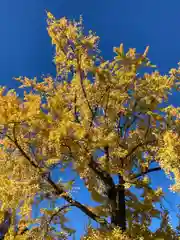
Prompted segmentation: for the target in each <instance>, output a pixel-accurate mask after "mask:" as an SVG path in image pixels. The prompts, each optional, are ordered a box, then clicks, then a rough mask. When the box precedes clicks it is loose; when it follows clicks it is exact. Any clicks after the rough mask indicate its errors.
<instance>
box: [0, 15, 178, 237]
mask: <svg viewBox="0 0 180 240" xmlns="http://www.w3.org/2000/svg"><path fill="white" fill-rule="evenodd" d="M47 25H48V26H47V30H48V34H49V36H50V38H51V40H52V44H53V45H54V46H55V56H54V63H55V65H56V77H55V78H54V77H52V76H49V75H47V76H42V79H40V80H38V79H37V78H33V79H30V78H28V77H19V78H15V80H17V81H19V82H20V84H21V85H20V88H21V89H23V94H20V92H19V94H18V92H17V91H15V90H14V89H10V90H9V89H7V88H6V87H1V88H0V137H1V148H0V169H1V172H0V180H1V185H0V190H1V191H0V200H1V209H0V210H1V212H0V213H1V215H0V219H1V222H2V221H3V218H4V219H6V215H7V214H4V213H7V209H8V208H10V209H11V216H12V217H11V221H7V222H6V221H4V222H5V223H6V224H8V229H7V230H4V231H5V233H4V234H5V239H17V240H18V239H22V240H23V239H36V240H38V239H66V238H68V234H69V235H70V234H73V232H74V230H73V229H71V228H70V227H68V223H67V219H66V213H67V212H68V211H73V208H78V209H79V210H80V211H82V212H83V213H84V214H86V215H87V217H89V218H90V219H92V220H94V221H96V222H97V223H98V224H99V228H98V229H94V228H93V227H92V226H89V227H88V229H87V233H86V234H85V235H84V236H82V239H84V240H91V239H94V240H95V239H107V240H111V239H122V240H123V239H124V240H126V239H127V240H129V239H133V240H135V239H146V240H151V239H168V240H170V239H179V238H178V236H179V232H180V229H179V228H178V227H177V229H173V228H172V226H171V224H170V222H169V212H168V210H167V209H165V208H164V206H163V199H164V192H163V190H162V188H161V187H159V186H157V188H156V189H154V188H153V187H152V185H151V182H152V176H154V177H158V173H159V171H163V172H164V173H165V174H166V175H167V177H169V179H170V180H171V182H172V185H171V186H169V191H173V192H179V191H180V107H174V106H172V105H169V101H168V99H169V95H170V94H173V92H174V91H179V90H180V88H179V83H180V81H179V74H180V67H179V65H178V67H177V68H176V69H175V68H174V69H171V70H170V71H169V73H168V74H167V75H161V74H160V73H159V72H158V70H157V68H156V66H154V65H152V64H151V62H150V61H149V59H148V57H147V54H148V49H149V47H147V48H146V49H145V51H144V53H143V54H138V53H137V52H136V50H135V49H129V50H128V51H127V52H125V50H124V48H123V44H120V46H119V47H115V48H114V52H115V54H116V56H115V57H114V59H113V60H109V61H107V60H105V59H104V58H103V57H102V56H101V53H100V50H99V48H98V43H99V37H98V36H96V34H95V33H93V32H92V31H89V33H88V34H87V35H86V34H85V33H84V28H83V23H82V18H80V20H79V21H78V22H76V21H70V20H67V19H66V18H65V17H64V18H61V19H55V17H54V16H53V15H52V14H51V13H49V12H47ZM22 95H23V96H22ZM54 169H56V170H58V176H56V178H57V177H58V180H54V176H53V174H54ZM67 169H71V171H72V172H74V173H76V175H77V177H76V178H75V179H74V178H72V176H71V175H69V181H68V183H66V184H64V183H63V182H62V179H61V174H62V171H66V170H67ZM152 172H153V175H150V173H152ZM115 177H116V178H117V179H118V182H116V181H115ZM78 178H80V179H81V180H82V181H83V182H84V184H85V186H86V187H87V189H88V191H89V192H90V194H91V198H92V199H93V200H94V201H95V202H97V203H98V206H96V207H92V206H88V205H85V204H84V203H83V202H80V201H78V200H75V198H74V197H73V192H72V190H73V186H74V184H75V182H76V180H77V179H78ZM167 187H168V186H167ZM133 189H137V190H138V191H139V192H140V196H138V195H137V194H136V192H135V191H134V190H133ZM45 199H46V200H48V201H52V202H54V201H56V200H58V199H64V200H65V202H66V204H65V205H60V206H59V207H56V208H52V209H48V208H41V215H40V216H39V217H37V218H33V217H32V211H33V206H34V205H35V204H37V205H39V204H40V203H41V202H42V201H43V200H45ZM3 216H4V217H3ZM8 216H9V215H8ZM17 216H18V220H16V218H17ZM155 218H157V219H159V220H160V222H161V223H160V227H159V228H158V229H157V230H156V231H154V232H153V231H151V229H150V226H151V224H152V222H153V219H155ZM79 224H80V223H79ZM3 226H4V225H3V224H2V226H0V231H1V230H2V229H4V228H3ZM6 226H7V225H6ZM2 232H3V231H2Z"/></svg>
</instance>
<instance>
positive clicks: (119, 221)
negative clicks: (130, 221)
mask: <svg viewBox="0 0 180 240" xmlns="http://www.w3.org/2000/svg"><path fill="white" fill-rule="evenodd" d="M109 199H110V203H111V204H110V207H111V224H112V225H114V226H118V227H120V228H121V230H122V231H125V230H126V203H125V188H124V181H123V179H122V177H121V179H120V184H119V185H116V187H115V188H114V189H111V193H110V195H109Z"/></svg>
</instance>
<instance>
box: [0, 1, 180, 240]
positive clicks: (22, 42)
mask: <svg viewBox="0 0 180 240" xmlns="http://www.w3.org/2000/svg"><path fill="white" fill-rule="evenodd" d="M45 9H47V10H49V11H50V12H52V13H53V14H54V15H55V16H56V17H57V18H60V17H63V16H66V17H67V18H71V19H72V18H75V19H77V20H78V18H79V16H80V14H82V15H83V18H84V25H85V29H86V30H89V29H92V30H93V31H95V32H96V33H97V35H99V36H100V38H101V42H100V48H101V50H102V54H103V55H104V56H105V57H106V58H112V57H113V55H112V48H113V46H118V45H119V44H120V43H124V45H125V48H129V47H135V48H137V50H138V52H142V51H143V50H144V49H145V47H146V46H147V45H150V52H149V57H150V59H151V61H152V62H153V63H154V64H156V65H157V66H158V67H159V70H160V72H161V73H165V72H167V71H168V70H169V69H170V68H171V67H176V64H177V62H178V61H180V30H179V29H180V14H179V10H180V1H179V0H173V1H168V0H158V1H157V0H151V1H148V0H137V1H134V0H126V1H123V0H111V1H109V0H99V1H97V0H91V1H84V0H76V1H75V0H30V1H26V0H16V1H15V0H0V10H1V14H0V36H1V37H0V54H1V55H0V66H1V67H0V85H7V86H8V87H11V88H16V87H17V83H16V82H15V81H14V80H13V79H12V78H13V77H14V76H15V77H18V76H24V75H26V76H28V77H34V76H38V77H39V76H41V75H42V74H43V73H44V74H47V73H50V74H52V75H55V67H54V65H53V64H52V56H53V51H52V46H51V41H50V39H49V37H48V34H47V31H46V14H45ZM179 99H180V95H178V94H176V93H175V94H174V95H173V96H172V97H171V104H174V105H177V104H179V102H180V101H179ZM162 182H163V187H164V188H165V187H166V186H167V183H168V180H167V179H165V178H164V176H163V175H162V174H161V173H159V175H158V178H154V184H157V185H161V184H162ZM78 197H79V198H80V199H81V200H83V201H85V202H87V203H88V193H87V192H86V191H84V190H83V192H82V191H81V193H79V194H78ZM166 197H167V199H168V201H169V202H170V204H169V205H171V210H172V217H173V219H172V222H173V223H175V220H174V216H175V214H174V212H173V207H174V205H175V203H178V200H180V198H179V197H178V196H177V195H174V194H167V196H166ZM167 206H168V204H167ZM72 216H73V221H72V225H73V226H75V227H77V228H78V234H77V239H79V234H81V233H82V231H83V228H84V223H83V222H81V220H83V219H84V217H83V215H81V214H80V213H79V211H75V213H74V214H72Z"/></svg>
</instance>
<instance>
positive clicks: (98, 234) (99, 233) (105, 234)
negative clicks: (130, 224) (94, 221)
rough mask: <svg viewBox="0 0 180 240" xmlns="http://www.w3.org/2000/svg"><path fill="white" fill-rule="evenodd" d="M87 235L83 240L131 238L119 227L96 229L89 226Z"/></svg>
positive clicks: (120, 239) (127, 239) (121, 239)
mask: <svg viewBox="0 0 180 240" xmlns="http://www.w3.org/2000/svg"><path fill="white" fill-rule="evenodd" d="M87 235H88V236H85V237H83V238H81V239H82V240H131V238H130V237H128V236H127V235H126V234H125V233H122V231H121V230H120V229H119V228H114V229H113V230H109V231H108V230H106V231H103V230H95V229H93V228H91V227H89V228H88V231H87Z"/></svg>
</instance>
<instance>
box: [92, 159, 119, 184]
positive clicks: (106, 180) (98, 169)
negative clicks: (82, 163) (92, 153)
mask: <svg viewBox="0 0 180 240" xmlns="http://www.w3.org/2000/svg"><path fill="white" fill-rule="evenodd" d="M88 166H89V167H90V168H91V169H92V170H93V171H94V173H95V174H96V175H97V176H98V177H99V178H100V179H101V180H102V181H103V182H104V184H105V185H107V186H109V187H110V188H114V187H115V184H114V181H113V179H112V177H111V175H110V174H109V173H107V172H106V171H104V170H103V169H102V168H101V167H100V165H99V164H98V163H97V162H96V161H94V160H93V157H91V161H90V162H89V164H88Z"/></svg>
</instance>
